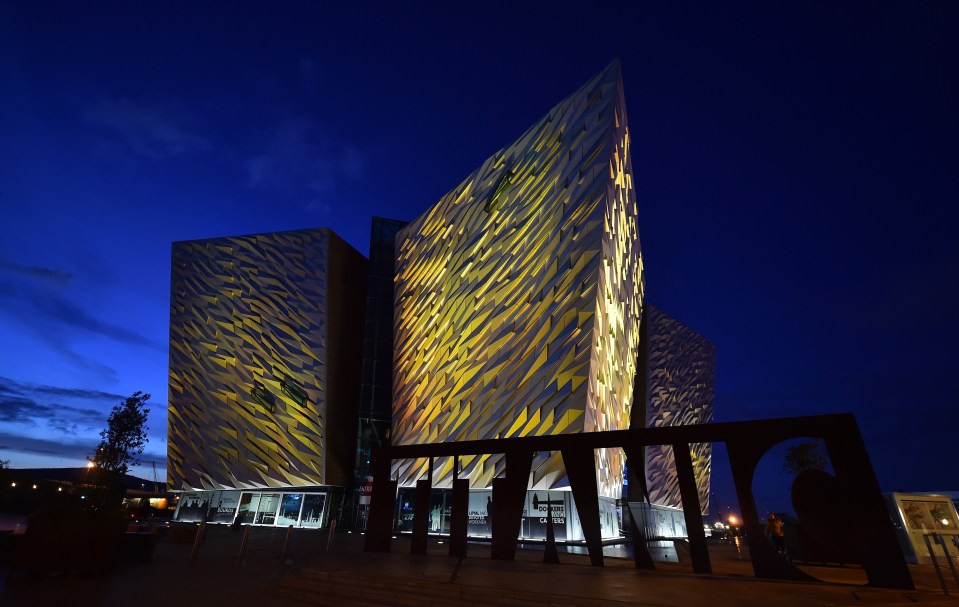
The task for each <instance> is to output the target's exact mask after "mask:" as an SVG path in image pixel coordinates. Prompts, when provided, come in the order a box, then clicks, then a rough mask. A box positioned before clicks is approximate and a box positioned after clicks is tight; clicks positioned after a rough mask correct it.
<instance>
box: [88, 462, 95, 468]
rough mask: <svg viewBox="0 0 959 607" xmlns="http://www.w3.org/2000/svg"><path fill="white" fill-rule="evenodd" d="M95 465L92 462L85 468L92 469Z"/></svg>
mask: <svg viewBox="0 0 959 607" xmlns="http://www.w3.org/2000/svg"><path fill="white" fill-rule="evenodd" d="M94 465H95V464H94V463H93V462H87V468H92V467H93V466H94Z"/></svg>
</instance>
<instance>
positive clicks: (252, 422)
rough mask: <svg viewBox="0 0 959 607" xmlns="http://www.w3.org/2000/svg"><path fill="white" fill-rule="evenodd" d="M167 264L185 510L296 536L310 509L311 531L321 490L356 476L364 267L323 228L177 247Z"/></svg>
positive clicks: (174, 481)
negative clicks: (218, 512)
mask: <svg viewBox="0 0 959 607" xmlns="http://www.w3.org/2000/svg"><path fill="white" fill-rule="evenodd" d="M172 265H173V270H172V292H171V314H170V377H169V386H170V392H169V421H168V441H169V445H168V465H167V470H168V486H169V487H170V488H171V489H173V490H177V491H186V492H188V493H187V494H184V496H183V498H182V499H181V509H189V508H194V509H195V510H196V513H197V516H201V515H200V514H199V512H200V511H201V510H203V511H204V513H205V512H206V511H207V510H212V509H215V508H217V505H220V509H224V510H227V509H229V508H224V507H223V506H222V504H223V503H224V501H225V502H226V504H227V505H228V507H231V508H233V510H234V514H236V513H237V512H239V513H240V516H241V519H242V520H244V521H245V522H257V523H261V524H269V523H271V522H274V521H276V522H277V524H279V523H280V522H282V523H285V524H293V523H289V520H290V519H291V518H297V517H298V516H299V515H297V517H294V516H293V514H292V511H293V510H294V509H295V508H297V507H299V508H300V510H305V508H306V504H307V503H311V504H312V507H313V514H311V515H310V517H311V518H313V519H316V518H317V516H318V514H317V512H318V511H320V510H322V507H321V506H322V503H325V491H324V489H323V488H324V487H329V486H341V487H342V486H346V485H348V484H350V483H351V481H352V476H353V464H354V453H355V444H354V437H355V436H356V431H355V428H356V405H357V400H358V387H359V383H360V381H359V361H360V346H361V343H362V342H361V341H360V340H359V339H357V336H358V335H362V320H363V319H362V312H361V311H362V310H363V302H364V293H365V280H366V260H365V259H364V258H363V257H362V256H361V255H360V254H359V253H357V252H356V251H355V250H354V249H352V248H351V247H350V246H349V245H347V244H346V243H345V242H344V241H343V240H341V239H340V238H339V237H338V236H336V235H335V234H334V233H333V232H331V231H330V230H328V229H326V228H319V229H310V230H299V231H291V232H278V233H270V234H257V235H251V236H236V237H226V238H213V239H208V240H197V241H187V242H177V243H174V245H173V264H172ZM290 488H297V489H296V490H291V491H286V492H283V491H281V490H282V489H290ZM244 490H246V491H244ZM214 492H215V493H214ZM320 495H324V498H323V499H322V500H321V499H320V498H319V497H318V496H320ZM297 496H299V497H297ZM254 502H256V503H254ZM321 502H322V503H321ZM270 508H273V513H272V514H269V513H268V512H267V511H269V509H270ZM260 511H263V512H264V513H266V514H264V515H263V516H260ZM202 516H206V514H203V515H202ZM211 516H212V515H211ZM223 516H224V517H225V516H226V515H225V514H224V515H223ZM247 516H249V521H246V517H247ZM303 516H307V514H306V513H305V512H304V514H303ZM183 518H184V517H181V519H183ZM281 519H282V520H281ZM210 520H214V519H210ZM216 520H219V519H216ZM230 520H232V515H231V518H230ZM313 522H317V521H315V520H314V521H313Z"/></svg>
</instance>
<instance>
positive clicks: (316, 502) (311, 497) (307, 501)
mask: <svg viewBox="0 0 959 607" xmlns="http://www.w3.org/2000/svg"><path fill="white" fill-rule="evenodd" d="M325 504H326V495H324V494H319V493H307V494H306V495H305V496H304V497H303V514H302V515H301V518H300V526H302V527H322V526H323V507H324V505H325Z"/></svg>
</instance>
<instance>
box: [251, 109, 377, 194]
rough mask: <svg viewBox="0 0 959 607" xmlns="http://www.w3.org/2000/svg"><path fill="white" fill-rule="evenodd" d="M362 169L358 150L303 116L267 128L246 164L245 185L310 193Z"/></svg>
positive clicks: (357, 174)
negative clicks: (270, 128)
mask: <svg viewBox="0 0 959 607" xmlns="http://www.w3.org/2000/svg"><path fill="white" fill-rule="evenodd" d="M365 169H366V159H365V158H364V156H363V154H362V153H361V152H360V150H359V149H357V148H356V147H355V146H353V145H350V144H344V143H338V142H336V141H334V140H332V139H331V138H330V137H329V136H327V135H325V134H324V133H323V132H322V130H321V129H320V128H319V127H318V126H317V125H316V123H315V122H313V121H312V120H310V119H306V118H300V119H296V120H290V121H288V122H285V123H283V124H280V125H278V126H276V127H275V128H273V129H272V130H270V131H269V132H268V133H267V135H266V137H265V138H264V144H263V149H262V152H261V153H259V154H256V155H254V156H253V157H251V158H250V159H249V160H248V161H247V163H246V172H247V185H248V186H249V187H251V188H254V189H263V190H273V191H277V192H281V193H284V194H307V195H311V196H316V195H317V194H321V193H324V192H328V191H330V190H332V189H334V188H335V187H336V186H337V185H338V184H339V183H340V182H341V181H343V180H351V179H356V178H358V177H360V176H361V175H362V174H363V172H364V171H365Z"/></svg>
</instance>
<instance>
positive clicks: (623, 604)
mask: <svg viewBox="0 0 959 607" xmlns="http://www.w3.org/2000/svg"><path fill="white" fill-rule="evenodd" d="M251 531H252V533H251V534H250V537H249V540H248V543H247V549H246V554H245V558H244V559H242V560H238V558H237V557H238V555H239V549H240V544H241V541H242V537H243V531H242V530H234V529H231V528H229V527H226V526H210V527H209V528H208V530H207V533H206V537H205V540H204V541H203V542H202V543H201V544H200V546H199V548H198V550H197V553H196V556H195V558H191V554H192V551H193V545H192V544H191V543H190V542H189V539H188V538H186V537H183V536H182V535H181V536H180V537H177V535H176V534H172V533H171V534H168V535H167V536H166V537H164V538H162V539H161V540H160V541H159V542H158V543H157V546H156V550H155V552H154V554H153V558H152V559H150V560H149V561H148V562H145V563H139V564H135V563H129V564H119V565H117V566H116V567H115V568H114V570H113V571H112V573H111V574H109V575H104V576H81V575H76V574H71V573H69V572H59V573H49V574H43V575H40V574H24V573H21V572H17V571H11V570H10V569H9V568H5V569H4V570H3V573H4V575H5V577H6V581H5V583H4V585H3V586H2V588H0V605H4V606H7V605H11V606H19V605H24V606H45V605H51V606H53V605H70V606H71V607H83V606H117V607H120V606H128V605H131V604H135V605H138V606H142V607H150V606H154V605H155V606H160V605H163V606H172V605H207V604H223V605H231V606H244V605H270V606H279V607H284V606H293V605H336V606H342V605H370V606H374V605H384V606H385V605H410V606H416V607H425V606H437V607H438V606H442V605H457V606H463V605H514V606H522V605H528V606H530V607H532V606H534V605H563V606H582V607H593V606H596V607H598V606H599V605H614V606H618V607H631V606H644V607H653V606H657V607H666V606H670V607H673V606H675V607H683V606H697V605H703V606H706V605H708V606H710V607H726V606H730V607H732V606H737V607H742V606H753V605H755V606H762V605H788V606H794V607H814V606H817V607H819V606H827V605H829V606H842V605H849V606H852V605H857V606H867V605H868V606H878V605H913V604H920V605H929V606H936V605H953V606H954V605H959V598H957V597H959V586H957V585H956V584H955V583H954V582H953V580H952V578H951V574H950V573H949V572H948V570H946V571H945V574H946V579H947V582H949V589H950V592H952V595H951V596H949V597H947V596H945V595H944V594H943V592H942V589H941V587H940V584H939V581H938V579H937V578H936V576H935V571H934V569H933V568H932V566H930V565H925V566H910V570H911V572H912V574H913V578H914V579H915V581H916V586H917V588H916V590H914V591H902V590H888V589H876V588H868V587H865V586H863V584H864V583H865V576H864V574H863V572H862V571H861V570H860V569H859V568H858V567H853V566H846V567H822V566H819V567H806V566H804V567H803V568H804V569H805V570H806V571H807V572H808V573H811V574H812V575H814V576H816V577H817V578H819V579H821V580H823V581H822V582H815V583H810V582H804V583H799V582H772V581H765V580H758V579H755V578H753V577H752V568H751V565H750V562H749V559H748V555H747V554H745V553H744V552H742V551H741V550H740V549H737V547H736V546H735V545H734V544H713V545H710V556H711V560H712V562H713V568H714V574H713V575H696V574H693V573H692V572H691V569H690V565H689V563H688V559H684V558H683V557H682V552H681V551H680V562H678V563H672V562H671V563H657V571H655V572H650V571H637V570H636V569H635V568H634V566H633V563H632V561H631V560H630V559H627V558H615V557H610V558H607V559H606V566H605V567H602V568H597V567H591V566H590V565H589V561H588V557H587V556H586V555H584V554H568V553H562V552H561V553H560V561H561V563H560V564H558V565H548V564H543V563H542V554H543V553H542V551H538V550H535V549H520V550H519V551H518V552H517V558H516V561H515V562H505V561H494V560H491V559H490V556H489V553H490V547H489V545H488V544H482V543H477V544H470V545H469V555H468V556H467V557H466V558H464V559H458V558H451V557H449V556H447V551H448V547H449V545H448V544H447V543H445V542H443V540H442V539H440V538H435V539H431V540H430V543H429V554H428V555H425V556H413V555H410V554H409V541H408V539H407V538H403V537H400V538H399V539H396V540H394V541H393V552H392V553H390V554H371V553H366V552H363V551H362V541H363V536H361V535H360V534H358V533H348V532H336V533H335V534H333V535H331V534H330V533H329V532H328V530H295V531H294V532H293V533H292V535H291V536H290V538H289V543H288V544H287V532H286V530H285V529H282V528H254V529H252V530H251ZM284 545H286V548H287V558H286V559H285V560H281V558H280V556H281V554H282V553H283V550H284ZM327 548H329V550H327ZM617 551H618V552H619V553H620V554H621V552H622V551H621V549H617V548H615V547H611V548H610V552H611V553H617Z"/></svg>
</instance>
